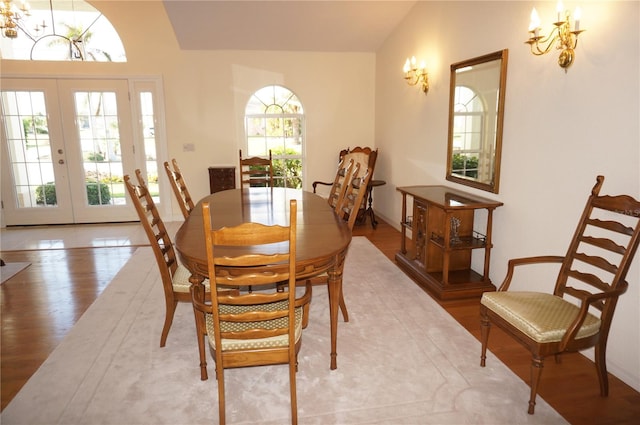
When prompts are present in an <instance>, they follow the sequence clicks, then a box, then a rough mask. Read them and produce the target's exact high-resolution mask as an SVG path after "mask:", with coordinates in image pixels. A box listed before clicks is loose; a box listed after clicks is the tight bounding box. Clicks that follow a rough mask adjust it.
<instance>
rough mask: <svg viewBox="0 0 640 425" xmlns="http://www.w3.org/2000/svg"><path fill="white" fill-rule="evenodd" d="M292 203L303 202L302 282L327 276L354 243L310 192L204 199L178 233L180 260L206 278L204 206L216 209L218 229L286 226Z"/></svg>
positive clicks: (258, 191)
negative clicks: (243, 226)
mask: <svg viewBox="0 0 640 425" xmlns="http://www.w3.org/2000/svg"><path fill="white" fill-rule="evenodd" d="M291 199H296V200H297V202H298V227H297V255H296V261H297V269H298V271H299V274H300V277H307V276H313V275H317V274H319V273H322V272H324V271H327V270H328V269H329V268H330V267H332V265H333V264H334V262H335V259H336V257H337V256H338V255H340V254H341V253H344V252H345V251H346V250H347V248H348V246H349V243H350V242H351V232H350V231H349V228H348V226H347V224H346V223H345V222H343V221H341V220H339V219H338V217H337V215H336V214H335V213H334V211H333V209H331V208H330V207H329V205H328V203H327V200H326V199H324V198H322V197H320V196H318V195H316V194H314V193H311V192H305V191H302V190H296V189H285V188H244V189H233V190H225V191H222V192H217V193H214V194H211V195H208V196H206V197H204V198H203V199H201V200H200V201H199V202H198V204H197V205H196V207H195V209H194V210H193V211H192V212H191V214H190V215H189V217H188V218H187V219H186V220H185V222H184V223H183V224H182V225H181V226H180V229H179V230H178V232H177V233H176V236H175V247H176V251H177V252H178V255H179V256H180V260H181V261H182V263H183V264H184V265H185V266H186V267H187V268H189V269H190V271H191V272H192V273H197V274H200V275H201V276H203V277H204V276H206V274H207V256H206V249H205V244H204V230H203V223H202V207H201V204H202V202H209V204H210V206H211V218H212V225H213V227H214V228H221V227H225V226H227V227H228V226H236V225H238V224H241V223H243V222H249V221H251V222H255V223H262V224H267V225H273V224H280V225H285V226H286V225H288V224H289V200H291ZM194 269H195V270H194Z"/></svg>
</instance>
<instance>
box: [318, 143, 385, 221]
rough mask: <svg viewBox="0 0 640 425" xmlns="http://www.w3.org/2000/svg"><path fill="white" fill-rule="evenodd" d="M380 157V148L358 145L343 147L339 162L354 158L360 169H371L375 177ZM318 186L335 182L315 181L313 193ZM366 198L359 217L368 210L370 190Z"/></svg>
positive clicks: (362, 216)
mask: <svg viewBox="0 0 640 425" xmlns="http://www.w3.org/2000/svg"><path fill="white" fill-rule="evenodd" d="M377 159H378V149H372V148H370V147H360V146H356V147H355V148H353V149H349V148H347V149H343V150H341V151H340V153H339V155H338V163H339V164H340V163H344V164H348V163H349V161H350V160H353V162H354V165H356V164H359V166H360V170H361V171H362V170H367V169H368V170H369V171H370V173H371V178H370V180H371V179H373V172H374V170H375V166H376V160H377ZM318 186H331V187H333V182H323V181H314V182H313V183H311V187H312V188H313V193H316V192H317V189H318ZM364 196H365V200H364V202H363V203H362V205H361V207H360V209H359V210H358V212H357V214H358V218H364V212H365V210H366V205H367V198H368V192H367V193H365V195H364Z"/></svg>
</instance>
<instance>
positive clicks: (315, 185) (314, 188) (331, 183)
mask: <svg viewBox="0 0 640 425" xmlns="http://www.w3.org/2000/svg"><path fill="white" fill-rule="evenodd" d="M319 184H320V185H323V186H333V182H330V183H327V182H320V181H315V182H313V183H311V186H313V193H316V187H317V186H318V185H319Z"/></svg>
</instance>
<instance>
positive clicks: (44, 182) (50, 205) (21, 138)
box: [0, 79, 73, 225]
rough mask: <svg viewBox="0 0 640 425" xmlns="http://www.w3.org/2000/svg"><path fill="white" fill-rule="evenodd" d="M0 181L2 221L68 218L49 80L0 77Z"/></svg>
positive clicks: (57, 122)
mask: <svg viewBox="0 0 640 425" xmlns="http://www.w3.org/2000/svg"><path fill="white" fill-rule="evenodd" d="M0 98H1V105H2V122H3V124H4V125H3V130H4V131H3V132H2V138H3V142H4V143H2V145H3V146H2V148H3V155H2V156H3V160H2V168H3V171H2V180H3V199H2V200H3V203H4V207H5V208H4V210H5V211H4V213H5V220H6V221H7V224H10V225H11V224H39V223H42V222H43V220H46V222H48V223H68V222H72V221H73V211H72V209H71V200H70V192H69V187H68V181H67V174H66V166H65V156H64V152H65V147H64V138H63V137H62V135H61V129H60V120H59V116H58V115H57V114H56V111H57V109H56V108H55V107H52V106H51V105H52V102H53V103H54V104H55V101H56V99H57V89H56V86H55V84H52V83H51V82H50V81H46V80H17V79H16V80H7V81H5V80H3V81H2V92H1V96H0Z"/></svg>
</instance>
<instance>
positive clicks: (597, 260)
mask: <svg viewBox="0 0 640 425" xmlns="http://www.w3.org/2000/svg"><path fill="white" fill-rule="evenodd" d="M575 259H576V260H580V261H582V262H585V263H587V264H591V265H592V266H594V267H598V268H600V269H602V270H606V271H608V272H609V273H612V274H615V273H616V272H617V271H618V266H617V265H615V264H611V263H610V262H609V261H607V260H606V259H604V258H602V257H599V256H595V255H587V254H585V253H583V252H578V253H576V256H575Z"/></svg>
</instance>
